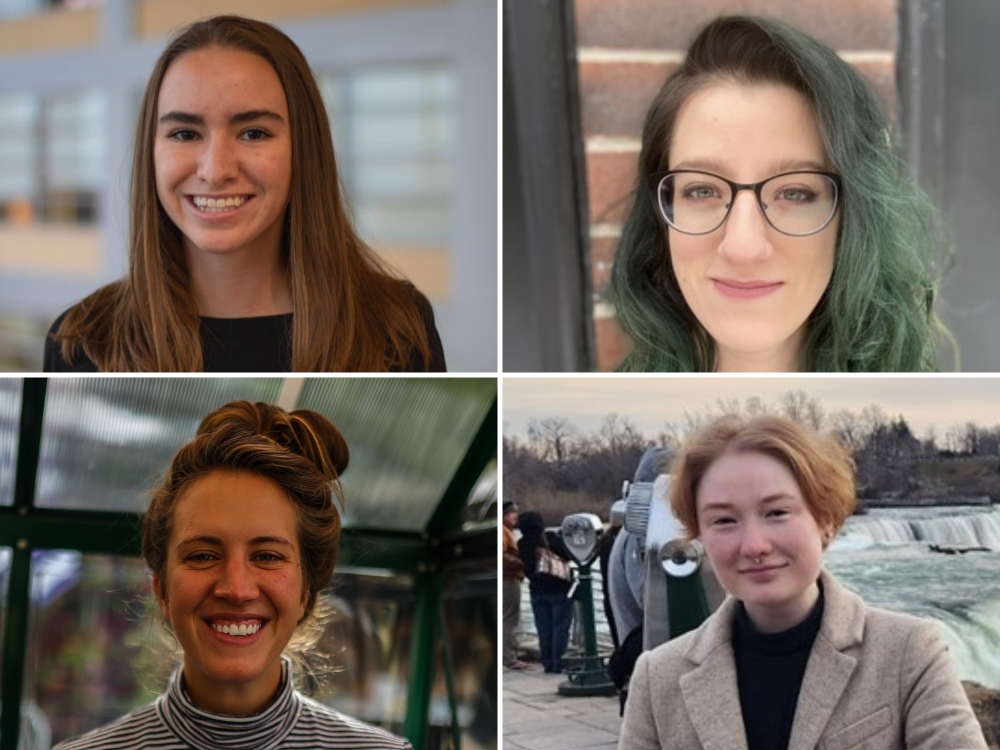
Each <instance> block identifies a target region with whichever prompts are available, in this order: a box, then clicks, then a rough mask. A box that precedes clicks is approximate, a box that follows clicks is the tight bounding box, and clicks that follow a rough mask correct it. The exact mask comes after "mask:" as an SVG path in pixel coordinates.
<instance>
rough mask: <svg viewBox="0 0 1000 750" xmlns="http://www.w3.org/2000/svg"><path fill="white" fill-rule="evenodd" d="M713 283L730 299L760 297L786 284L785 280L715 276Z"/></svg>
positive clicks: (717, 289)
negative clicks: (721, 277)
mask: <svg viewBox="0 0 1000 750" xmlns="http://www.w3.org/2000/svg"><path fill="white" fill-rule="evenodd" d="M712 285H713V286H714V287H715V289H716V291H718V292H719V293H720V294H722V295H723V296H724V297H728V298H730V299H758V298H760V297H766V296H768V295H769V294H773V293H774V292H776V291H778V290H779V289H780V288H781V287H782V286H784V282H783V281H761V280H751V281H742V280H739V279H715V278H713V279H712Z"/></svg>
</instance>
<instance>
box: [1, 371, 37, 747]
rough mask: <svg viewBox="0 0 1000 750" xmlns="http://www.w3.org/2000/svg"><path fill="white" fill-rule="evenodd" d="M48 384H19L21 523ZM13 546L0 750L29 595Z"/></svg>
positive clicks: (16, 698)
mask: <svg viewBox="0 0 1000 750" xmlns="http://www.w3.org/2000/svg"><path fill="white" fill-rule="evenodd" d="M47 384H48V381H46V380H45V378H25V379H24V382H23V383H22V386H21V388H22V390H21V419H20V422H19V423H18V438H17V468H16V469H15V474H14V505H13V508H11V509H10V510H11V511H12V512H13V513H16V514H18V516H19V517H21V518H22V519H23V517H24V516H27V515H28V514H29V513H30V512H31V509H32V506H33V505H34V503H35V482H36V480H37V478H38V457H39V455H40V453H41V445H42V418H43V417H44V413H45V390H46V387H47ZM8 526H9V524H6V523H4V524H2V525H0V528H2V529H7V528H8ZM12 542H13V543H12V544H10V546H11V547H13V548H14V554H13V555H12V559H11V568H10V585H9V586H8V588H7V626H6V629H5V632H4V634H3V671H2V673H0V699H2V704H0V750H17V742H18V736H19V734H20V730H21V693H22V691H23V689H24V660H25V653H24V652H25V644H26V643H27V642H28V608H29V606H30V597H31V547H30V545H29V543H28V540H27V539H24V538H19V539H14V540H12Z"/></svg>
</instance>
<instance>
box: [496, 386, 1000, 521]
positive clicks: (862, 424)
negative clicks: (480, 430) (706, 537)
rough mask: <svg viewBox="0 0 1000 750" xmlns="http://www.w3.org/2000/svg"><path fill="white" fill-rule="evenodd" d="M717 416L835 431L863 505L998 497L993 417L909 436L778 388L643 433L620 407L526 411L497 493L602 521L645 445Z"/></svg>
mask: <svg viewBox="0 0 1000 750" xmlns="http://www.w3.org/2000/svg"><path fill="white" fill-rule="evenodd" d="M722 414H742V415H744V416H749V417H753V416H758V415H761V414H779V415H782V416H785V417H788V418H790V419H794V420H796V421H798V422H801V423H803V424H806V425H809V426H810V427H812V428H814V429H816V430H819V431H821V432H826V433H832V434H833V435H835V436H837V437H838V438H839V439H840V440H842V441H843V442H844V444H845V445H847V446H848V447H849V448H850V449H851V450H852V452H853V454H854V460H855V463H856V466H857V480H858V496H859V499H860V501H861V502H860V504H861V505H862V506H863V505H864V501H865V500H866V499H881V500H886V499H896V500H898V501H899V502H900V503H901V504H902V503H905V502H907V501H914V502H915V501H919V500H921V499H928V498H934V499H940V500H941V501H943V502H947V501H949V500H950V501H956V500H960V499H961V498H969V497H982V496H989V497H990V498H991V499H992V500H993V501H994V502H1000V425H994V426H992V427H984V426H981V425H978V424H975V423H974V422H966V423H965V424H956V425H952V426H950V427H948V428H947V429H946V430H944V431H943V432H942V433H939V432H938V431H937V430H936V429H935V428H931V429H929V430H927V431H926V432H925V433H924V434H923V435H920V436H917V435H915V434H914V433H913V431H912V430H911V429H910V425H909V423H908V422H907V420H906V418H905V416H903V415H898V416H895V417H890V416H889V415H887V414H886V413H885V411H883V409H882V408H881V407H879V406H877V405H872V406H867V407H865V408H864V409H862V410H861V411H859V412H856V411H852V410H850V409H840V410H837V411H832V412H827V410H826V409H825V408H824V407H823V405H822V403H821V402H820V401H819V400H817V399H816V398H814V397H811V396H809V395H807V394H806V393H805V392H804V391H801V390H792V391H787V392H785V393H782V394H781V395H780V396H779V397H778V399H777V401H776V402H773V403H771V402H765V401H764V400H763V399H761V398H759V397H751V398H747V399H746V400H744V401H742V402H741V401H739V400H738V399H732V400H719V401H718V402H717V404H716V408H715V409H714V410H706V411H703V412H697V413H692V412H685V414H684V418H683V420H682V421H680V422H665V423H664V425H663V429H662V430H660V431H659V432H658V433H657V434H656V435H647V434H643V433H642V432H640V431H639V430H638V429H637V428H636V426H635V425H634V424H633V423H632V422H630V421H629V419H628V418H627V417H623V416H621V415H618V414H609V415H607V416H606V417H605V419H604V422H603V424H602V425H601V427H600V429H599V430H598V431H597V432H596V433H595V434H587V433H583V432H581V431H580V430H579V429H577V427H576V426H575V425H573V424H572V423H571V422H570V421H568V420H566V419H562V418H559V417H549V418H544V419H533V420H531V421H530V422H529V424H528V435H527V438H526V439H524V438H519V437H517V436H510V435H505V436H504V440H503V481H504V485H503V486H504V499H505V500H514V501H515V502H518V503H519V504H521V505H522V506H524V507H531V508H536V509H539V510H541V511H542V512H543V513H544V514H545V515H546V521H547V522H549V523H557V522H558V521H559V519H560V518H561V516H562V515H563V514H565V513H569V512H579V511H590V512H595V513H598V514H599V515H600V516H601V517H602V518H605V519H606V518H607V515H608V509H609V508H610V504H611V503H612V502H613V501H614V500H615V499H617V498H618V497H620V496H621V487H622V481H623V480H625V479H632V477H633V475H634V473H635V468H636V465H637V464H638V462H639V458H640V457H641V456H642V454H643V453H644V452H645V450H646V448H648V447H650V446H653V445H656V446H661V447H664V448H669V449H674V450H676V449H677V448H678V447H679V446H680V444H681V443H682V441H683V440H684V438H685V437H686V436H687V435H688V434H690V433H691V432H693V431H696V430H697V429H698V428H699V427H701V426H702V425H704V424H705V423H706V422H708V421H710V420H711V419H714V418H716V417H718V416H720V415H722ZM668 469H669V466H664V467H662V471H663V472H666V471H667V470H668Z"/></svg>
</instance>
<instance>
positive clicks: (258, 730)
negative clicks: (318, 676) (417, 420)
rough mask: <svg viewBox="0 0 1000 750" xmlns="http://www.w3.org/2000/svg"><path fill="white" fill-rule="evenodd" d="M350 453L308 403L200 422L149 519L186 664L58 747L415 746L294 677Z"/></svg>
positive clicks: (332, 551) (164, 609) (335, 528)
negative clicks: (326, 701) (135, 702)
mask: <svg viewBox="0 0 1000 750" xmlns="http://www.w3.org/2000/svg"><path fill="white" fill-rule="evenodd" d="M348 459H349V451H348V447H347V443H346V442H345V440H344V437H343V435H341V433H340V431H339V430H337V428H336V427H335V426H334V425H333V424H332V423H331V422H330V421H329V420H328V419H327V418H326V417H324V416H323V415H321V414H319V413H317V412H314V411H310V410H308V409H299V410H297V411H293V412H286V411H284V410H283V409H280V408H279V407H277V406H272V405H270V404H265V403H260V402H258V403H256V404H251V403H249V402H247V401H234V402H232V403H229V404H226V405H225V406H223V407H222V408H221V409H218V410H216V411H214V412H212V413H211V414H209V415H208V416H207V417H205V419H204V420H202V423H201V425H200V427H199V428H198V435H197V437H196V438H195V439H194V440H193V441H191V442H190V443H188V444H187V445H185V446H184V447H183V448H181V449H180V450H179V451H178V452H177V455H176V456H174V459H173V461H172V463H171V465H170V469H169V471H168V472H167V474H166V477H165V478H164V480H163V482H162V483H161V484H160V486H159V487H158V488H157V489H156V490H155V491H154V492H153V496H152V499H151V501H150V504H149V509H148V510H147V511H146V515H145V518H144V520H143V528H142V547H143V558H144V559H145V561H146V564H147V565H148V566H149V569H150V570H151V571H152V574H153V588H154V593H155V595H156V600H157V603H158V605H159V609H160V612H161V614H162V619H163V625H164V627H165V628H166V629H167V630H168V632H169V633H171V634H172V635H173V637H174V638H175V639H176V642H177V644H178V645H179V646H180V648H181V649H182V651H183V657H184V659H183V664H182V666H180V667H178V669H177V670H176V671H175V672H174V674H173V676H172V677H171V679H170V683H169V686H168V688H167V691H166V693H164V694H163V695H161V696H160V697H159V698H157V699H156V700H155V701H154V702H153V703H151V704H149V705H147V706H145V707H143V708H140V709H138V710H137V711H134V712H132V713H130V714H127V715H126V716H124V717H122V718H120V719H118V720H117V721H115V722H113V723H112V724H108V725H107V726H104V727H101V728H99V729H95V730H94V731H92V732H90V733H88V734H85V735H83V736H81V737H78V738H76V739H73V740H68V741H66V742H64V743H62V744H60V745H59V746H58V747H59V750H85V749H86V750H90V749H94V750H96V749H98V748H116V750H130V749H138V748H146V747H158V748H195V749H196V750H219V748H225V747H232V748H237V747H238V748H241V749H246V750H263V749H264V748H279V747H338V748H376V749H382V748H386V749H388V748H409V747H410V744H409V743H408V742H407V741H406V740H403V739H400V738H398V737H395V736H393V735H391V734H389V733H388V732H385V731H384V730H382V729H378V728H376V727H372V726H369V725H367V724H364V723H362V722H360V721H358V720H356V719H352V718H350V717H347V716H344V715H342V714H340V713H338V712H337V711H334V710H332V709H330V708H328V707H326V706H324V705H322V704H320V703H317V702H315V701H313V700H311V699H309V698H307V697H305V696H303V695H302V694H300V693H299V692H298V691H297V690H296V689H295V688H294V686H293V684H292V675H291V670H290V666H291V664H290V658H289V656H288V653H289V652H290V651H292V650H293V649H294V648H295V647H296V645H298V647H299V648H302V647H303V646H304V645H306V644H305V643H303V642H302V641H307V640H308V638H309V636H310V634H311V632H310V631H314V630H315V628H313V627H311V626H313V625H314V624H315V610H316V607H317V597H318V596H319V592H320V591H322V590H323V588H324V587H325V586H326V585H327V583H328V582H329V580H330V576H331V574H332V573H333V568H334V564H335V563H336V559H337V543H338V540H339V537H340V512H339V511H338V508H337V506H338V504H339V505H340V506H341V507H342V506H343V496H342V492H341V488H340V476H341V475H342V474H343V472H344V471H345V470H346V469H347V464H348ZM335 500H336V502H334V501H335ZM297 640H298V641H300V642H299V643H298V644H296V641H297Z"/></svg>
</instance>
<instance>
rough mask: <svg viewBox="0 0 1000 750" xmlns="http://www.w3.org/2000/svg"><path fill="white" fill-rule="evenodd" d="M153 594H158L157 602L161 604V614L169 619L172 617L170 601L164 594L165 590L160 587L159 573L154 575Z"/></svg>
mask: <svg viewBox="0 0 1000 750" xmlns="http://www.w3.org/2000/svg"><path fill="white" fill-rule="evenodd" d="M153 594H155V595H156V603H157V604H159V605H160V612H161V614H162V615H163V616H164V617H166V618H167V619H168V620H169V619H170V608H169V602H168V601H167V597H166V596H164V594H163V590H162V589H161V588H160V576H159V575H155V576H153Z"/></svg>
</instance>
